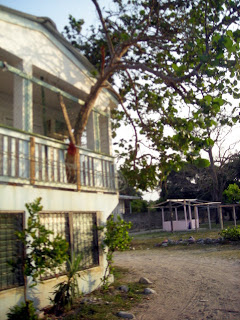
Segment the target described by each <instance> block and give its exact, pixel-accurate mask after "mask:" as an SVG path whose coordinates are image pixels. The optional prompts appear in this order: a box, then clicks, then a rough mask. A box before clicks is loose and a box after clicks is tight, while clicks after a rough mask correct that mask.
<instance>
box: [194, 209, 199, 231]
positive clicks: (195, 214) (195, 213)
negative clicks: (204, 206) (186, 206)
mask: <svg viewBox="0 0 240 320" xmlns="http://www.w3.org/2000/svg"><path fill="white" fill-rule="evenodd" d="M197 211H198V208H197V206H194V217H195V231H196V232H197V231H198V227H197V216H198V214H197Z"/></svg>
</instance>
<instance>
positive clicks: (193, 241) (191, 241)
mask: <svg viewBox="0 0 240 320" xmlns="http://www.w3.org/2000/svg"><path fill="white" fill-rule="evenodd" d="M195 242H196V241H195V239H194V238H193V237H190V238H189V239H188V243H195Z"/></svg>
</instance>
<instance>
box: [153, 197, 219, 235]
mask: <svg viewBox="0 0 240 320" xmlns="http://www.w3.org/2000/svg"><path fill="white" fill-rule="evenodd" d="M220 204H221V202H208V201H204V200H198V199H167V200H166V201H164V202H161V203H159V204H157V205H155V206H153V207H151V208H157V209H161V211H162V227H163V230H164V231H171V232H174V231H185V230H189V229H195V230H196V231H197V230H198V229H199V215H198V209H199V208H206V210H207V213H208V223H209V229H211V216H210V209H211V208H217V209H218V210H219V208H220ZM180 211H181V213H182V212H183V216H184V219H183V218H182V217H181V218H180V219H179V212H180ZM219 212H220V213H221V211H220V210H219ZM167 213H168V216H169V218H168V219H166V214H167ZM181 216H182V214H181ZM220 223H221V228H223V224H222V216H221V214H220Z"/></svg>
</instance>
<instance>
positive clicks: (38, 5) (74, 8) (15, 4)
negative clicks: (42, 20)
mask: <svg viewBox="0 0 240 320" xmlns="http://www.w3.org/2000/svg"><path fill="white" fill-rule="evenodd" d="M99 3H100V5H101V6H106V7H108V4H109V3H111V0H100V1H99ZM0 4H1V5H4V6H6V7H9V8H12V9H15V10H18V11H22V12H25V13H29V14H32V15H34V16H40V17H48V18H51V19H52V20H53V21H54V22H55V23H56V25H57V28H58V31H60V32H62V31H63V28H64V26H65V25H67V24H68V16H69V14H71V15H73V16H74V17H75V18H76V19H84V21H85V22H86V24H88V25H91V24H95V22H96V20H97V16H96V13H95V8H94V5H93V3H92V1H91V0H40V1H36V0H0Z"/></svg>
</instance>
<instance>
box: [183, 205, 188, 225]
mask: <svg viewBox="0 0 240 320" xmlns="http://www.w3.org/2000/svg"><path fill="white" fill-rule="evenodd" d="M183 210H184V217H185V223H186V229H188V222H187V208H186V200H184V205H183Z"/></svg>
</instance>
